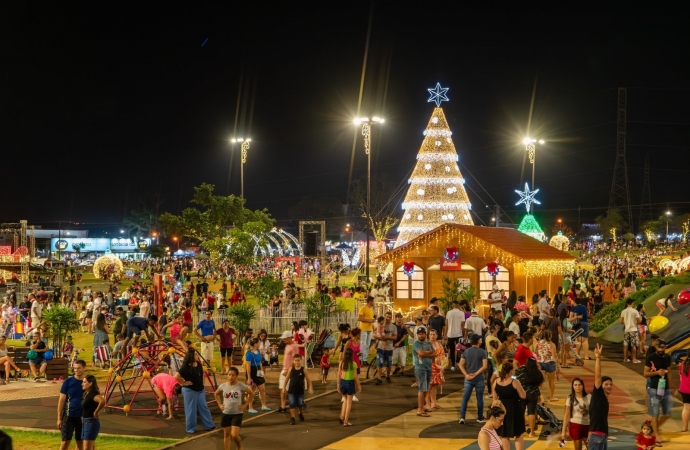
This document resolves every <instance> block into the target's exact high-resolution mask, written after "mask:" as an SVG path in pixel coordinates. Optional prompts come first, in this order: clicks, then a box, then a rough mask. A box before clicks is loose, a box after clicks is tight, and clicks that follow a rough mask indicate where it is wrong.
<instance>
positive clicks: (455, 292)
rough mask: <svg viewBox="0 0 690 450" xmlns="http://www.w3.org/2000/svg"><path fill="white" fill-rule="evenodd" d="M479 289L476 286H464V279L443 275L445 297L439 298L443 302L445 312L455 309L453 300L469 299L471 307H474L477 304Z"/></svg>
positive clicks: (442, 307) (468, 302)
mask: <svg viewBox="0 0 690 450" xmlns="http://www.w3.org/2000/svg"><path fill="white" fill-rule="evenodd" d="M476 294H477V290H476V289H475V287H474V286H472V285H468V286H463V285H462V281H461V280H460V279H458V278H455V279H453V278H450V277H443V297H441V298H439V301H440V302H441V309H443V310H444V311H445V312H448V311H450V310H451V309H453V301H455V300H457V301H460V300H467V304H468V305H469V306H470V308H474V307H475V304H476Z"/></svg>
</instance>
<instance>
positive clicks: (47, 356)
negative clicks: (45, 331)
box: [43, 350, 53, 361]
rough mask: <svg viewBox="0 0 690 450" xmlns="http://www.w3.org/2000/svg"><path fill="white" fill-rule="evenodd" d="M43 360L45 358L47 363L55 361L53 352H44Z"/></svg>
mask: <svg viewBox="0 0 690 450" xmlns="http://www.w3.org/2000/svg"><path fill="white" fill-rule="evenodd" d="M43 358H45V360H46V361H50V360H51V359H53V351H52V350H48V351H46V352H44V353H43Z"/></svg>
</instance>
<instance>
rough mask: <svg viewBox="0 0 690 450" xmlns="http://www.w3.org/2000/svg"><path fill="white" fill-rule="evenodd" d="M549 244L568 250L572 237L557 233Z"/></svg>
mask: <svg viewBox="0 0 690 450" xmlns="http://www.w3.org/2000/svg"><path fill="white" fill-rule="evenodd" d="M549 245H550V246H551V247H554V248H557V249H558V250H561V251H564V252H567V251H568V248H569V247H570V239H568V238H567V237H565V236H563V235H562V234H557V235H556V236H554V237H552V238H551V239H550V240H549Z"/></svg>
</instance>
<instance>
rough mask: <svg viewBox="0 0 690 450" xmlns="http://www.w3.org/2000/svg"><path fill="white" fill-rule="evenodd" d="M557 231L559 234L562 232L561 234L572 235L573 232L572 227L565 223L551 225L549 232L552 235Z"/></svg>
mask: <svg viewBox="0 0 690 450" xmlns="http://www.w3.org/2000/svg"><path fill="white" fill-rule="evenodd" d="M559 231H560V232H561V234H563V236H572V235H574V234H575V232H574V231H573V229H572V228H570V227H569V226H568V225H565V224H561V225H560V226H559V225H554V226H552V227H551V234H552V235H553V236H555V235H557V234H558V232H559Z"/></svg>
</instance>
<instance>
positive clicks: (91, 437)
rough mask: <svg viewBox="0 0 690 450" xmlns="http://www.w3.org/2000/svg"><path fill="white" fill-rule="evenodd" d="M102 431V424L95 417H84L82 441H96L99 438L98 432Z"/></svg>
mask: <svg viewBox="0 0 690 450" xmlns="http://www.w3.org/2000/svg"><path fill="white" fill-rule="evenodd" d="M99 431H101V422H100V421H99V420H98V419H94V418H93V417H88V418H87V417H84V418H82V419H81V440H82V441H95V440H96V438H97V437H98V432H99Z"/></svg>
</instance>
